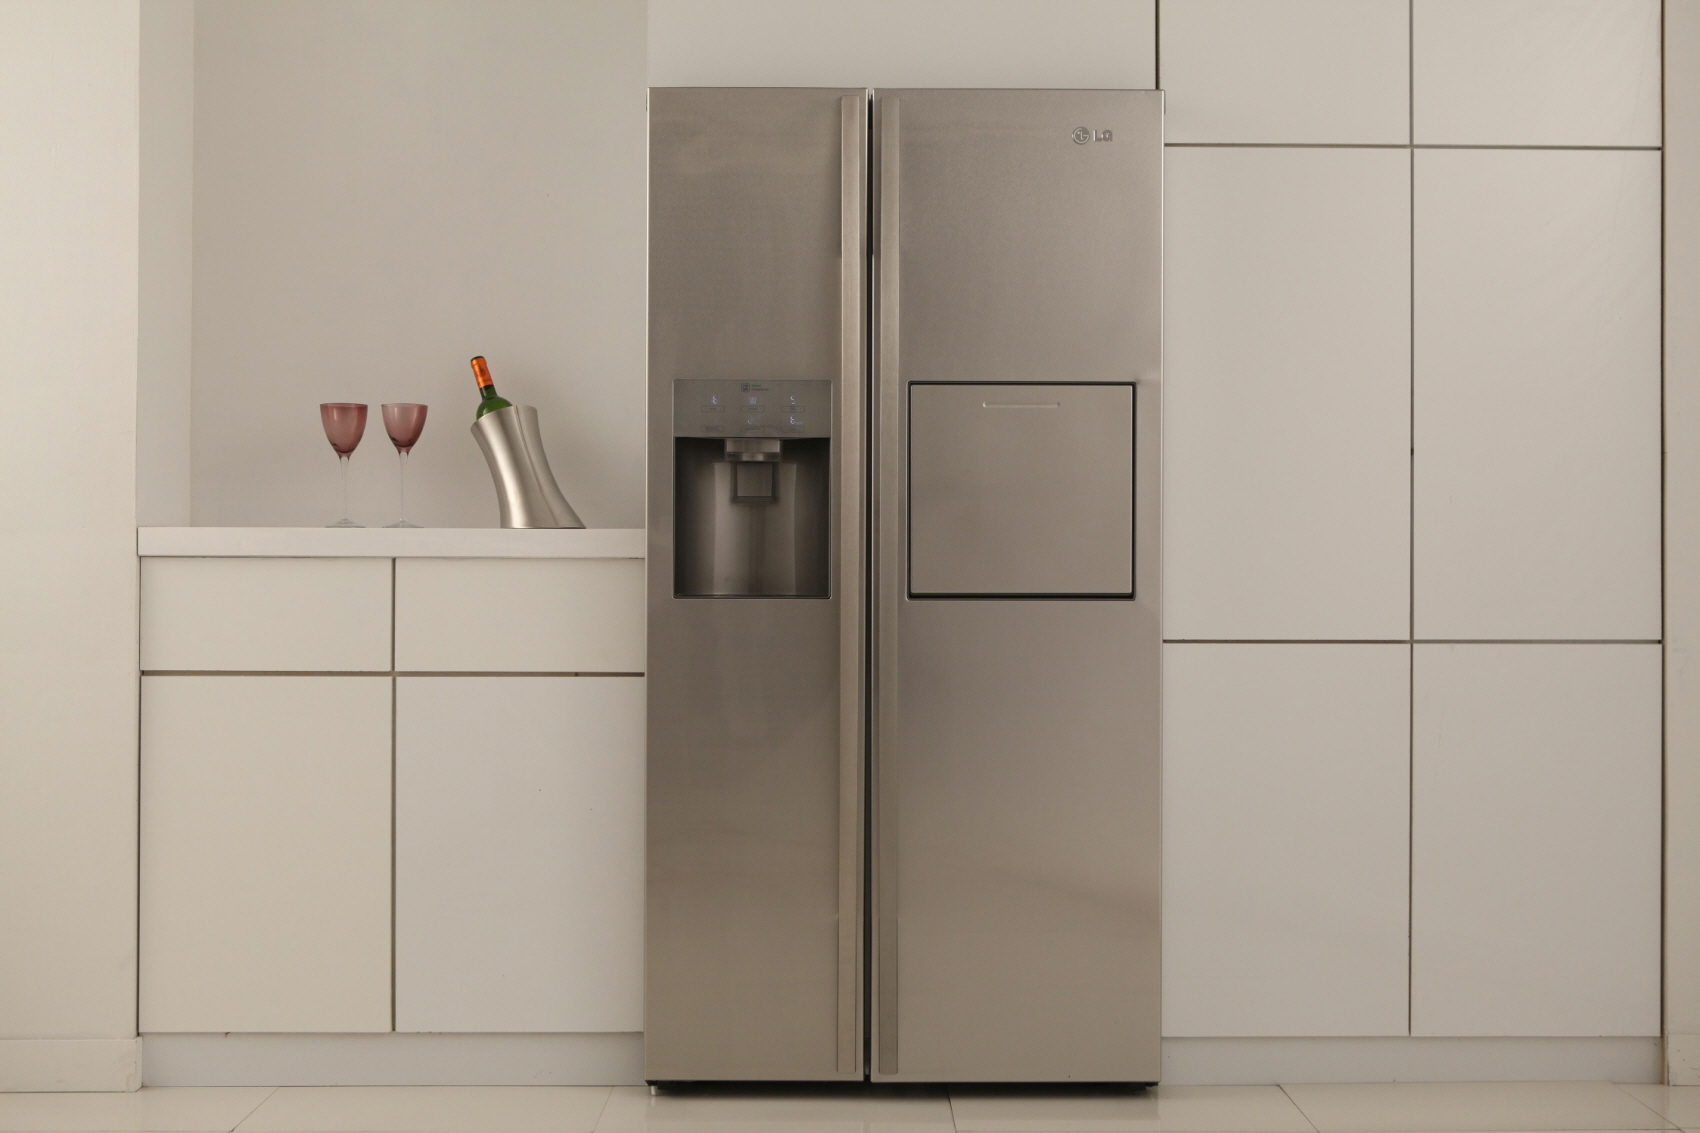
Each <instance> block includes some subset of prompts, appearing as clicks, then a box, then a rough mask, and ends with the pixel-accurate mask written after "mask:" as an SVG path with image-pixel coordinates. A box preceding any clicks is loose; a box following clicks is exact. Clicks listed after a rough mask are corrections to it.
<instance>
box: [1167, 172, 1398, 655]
mask: <svg viewBox="0 0 1700 1133" xmlns="http://www.w3.org/2000/svg"><path fill="white" fill-rule="evenodd" d="M1409 161H1410V158H1409V155H1408V154H1407V152H1406V151H1403V150H1366V149H1278V148H1253V149H1234V148H1214V147H1202V148H1195V149H1171V150H1169V151H1168V154H1167V162H1168V165H1167V171H1166V186H1165V195H1166V201H1167V210H1168V211H1167V217H1166V222H1165V223H1166V230H1167V248H1166V264H1167V266H1166V280H1165V284H1164V286H1165V297H1166V303H1167V311H1166V315H1165V319H1166V324H1167V330H1166V333H1167V338H1166V350H1167V356H1166V358H1165V382H1166V385H1167V389H1166V391H1165V393H1164V400H1165V405H1164V414H1165V419H1164V435H1165V441H1166V446H1167V447H1166V451H1165V453H1164V475H1165V481H1164V488H1163V490H1164V513H1163V515H1164V568H1165V569H1164V585H1165V587H1166V593H1165V625H1164V633H1165V636H1167V637H1169V638H1171V639H1193V640H1197V639H1211V640H1243V639H1310V640H1316V639H1322V640H1337V639H1358V640H1364V639H1368V640H1387V639H1399V640H1403V639H1404V638H1405V637H1406V636H1407V634H1408V632H1409V626H1410V588H1409V581H1408V580H1409V569H1410V524H1409V499H1410V487H1409V485H1410V364H1411V363H1410V330H1409V328H1410V304H1409V279H1410V211H1409V201H1410V165H1409Z"/></svg>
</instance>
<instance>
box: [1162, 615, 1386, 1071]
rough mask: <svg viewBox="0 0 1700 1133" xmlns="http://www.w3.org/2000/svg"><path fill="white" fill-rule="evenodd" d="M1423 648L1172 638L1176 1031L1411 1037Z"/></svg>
mask: <svg viewBox="0 0 1700 1133" xmlns="http://www.w3.org/2000/svg"><path fill="white" fill-rule="evenodd" d="M1409 654H1410V647H1409V646H1408V645H1269V644H1258V645H1222V644H1210V645H1169V646H1166V647H1165V650H1164V657H1165V674H1164V756H1163V1033H1164V1034H1165V1035H1173V1036H1177V1037H1178V1036H1261V1035H1357V1036H1362V1035H1403V1034H1405V1030H1406V1003H1407V1000H1406V986H1407V983H1406V981H1407V967H1406V941H1407V924H1408V921H1407V905H1406V893H1407V890H1406V881H1407V877H1408V873H1407V862H1408V857H1407V854H1408V841H1407V830H1408V826H1407V817H1408V814H1409V809H1408V807H1409V795H1408V784H1409V769H1410V765H1409V760H1408V752H1409V748H1408V743H1409V730H1408V729H1409V719H1410V718H1409V699H1408V690H1409V687H1410V685H1409V668H1408V662H1409Z"/></svg>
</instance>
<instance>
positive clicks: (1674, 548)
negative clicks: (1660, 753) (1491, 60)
mask: <svg viewBox="0 0 1700 1133" xmlns="http://www.w3.org/2000/svg"><path fill="white" fill-rule="evenodd" d="M1665 75H1666V79H1665V81H1666V84H1667V89H1666V94H1665V155H1664V156H1665V320H1666V322H1665V611H1664V612H1665V631H1664V632H1665V1030H1666V1031H1667V1032H1668V1033H1669V1035H1670V1039H1669V1042H1668V1049H1667V1052H1666V1053H1667V1055H1668V1060H1669V1074H1670V1081H1671V1083H1672V1084H1674V1085H1688V1086H1700V522H1697V519H1696V517H1700V0H1666V2H1665Z"/></svg>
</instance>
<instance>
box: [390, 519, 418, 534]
mask: <svg viewBox="0 0 1700 1133" xmlns="http://www.w3.org/2000/svg"><path fill="white" fill-rule="evenodd" d="M384 526H385V527H411V528H413V529H414V530H415V531H418V530H420V527H419V525H418V524H417V523H409V522H407V520H405V519H398V520H396V521H395V522H394V523H386V524H384Z"/></svg>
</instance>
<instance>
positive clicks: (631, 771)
mask: <svg viewBox="0 0 1700 1133" xmlns="http://www.w3.org/2000/svg"><path fill="white" fill-rule="evenodd" d="M396 729H397V730H396V1027H397V1029H398V1030H402V1031H504V1032H515V1031H638V1030H642V1028H643V858H644V846H643V832H644V814H643V807H644V682H643V679H642V678H641V677H517V676H509V677H402V678H399V679H398V681H397V694H396Z"/></svg>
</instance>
